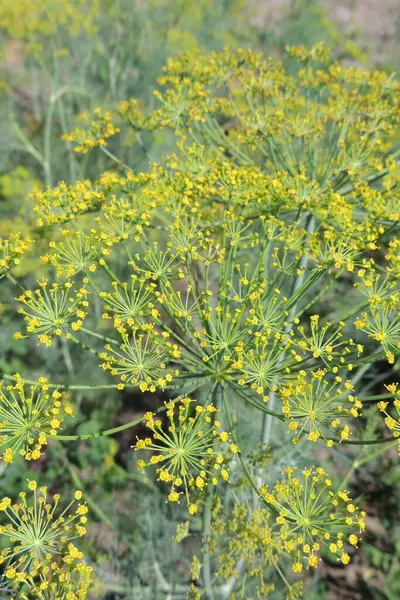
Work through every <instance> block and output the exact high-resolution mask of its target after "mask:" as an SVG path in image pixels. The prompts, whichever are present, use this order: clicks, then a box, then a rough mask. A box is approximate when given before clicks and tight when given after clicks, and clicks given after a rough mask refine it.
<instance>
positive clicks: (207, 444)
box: [134, 397, 236, 514]
mask: <svg viewBox="0 0 400 600" xmlns="http://www.w3.org/2000/svg"><path fill="white" fill-rule="evenodd" d="M192 403H195V400H192V399H191V398H188V397H186V398H183V399H182V400H181V401H180V402H179V404H178V405H177V406H176V405H175V403H174V402H173V401H169V402H166V403H165V406H166V409H167V413H166V414H167V417H168V422H169V424H168V426H167V429H166V430H165V429H163V426H162V422H161V421H160V420H158V419H156V415H155V414H154V413H151V412H149V413H146V414H145V425H146V427H147V428H148V429H149V430H150V431H151V432H152V434H153V437H152V439H151V438H145V439H144V440H139V439H138V441H137V442H136V444H135V446H134V448H135V450H150V451H152V452H153V454H152V456H151V457H150V460H149V461H148V462H147V463H146V462H145V461H144V460H142V459H140V460H139V461H138V463H137V464H138V467H139V468H140V469H144V468H145V467H148V466H150V465H159V464H160V465H161V466H159V467H158V468H157V475H158V479H159V481H163V482H165V483H170V484H171V488H170V492H169V494H168V501H169V502H179V498H180V496H181V495H182V494H184V495H185V497H186V499H187V503H188V510H189V513H190V514H194V513H195V512H197V509H198V500H196V501H192V500H191V496H195V498H196V499H198V497H199V495H201V493H202V492H204V490H205V488H206V487H207V485H210V484H211V485H217V483H218V481H219V480H220V479H222V480H225V481H227V480H228V478H229V474H228V470H227V468H226V466H225V458H224V454H225V453H226V451H227V449H228V446H227V444H228V442H229V434H228V433H227V432H225V431H220V430H219V428H220V423H219V421H218V420H216V419H215V413H217V412H218V411H217V409H216V408H215V406H214V405H213V404H208V405H207V406H205V407H202V406H200V405H199V404H198V405H196V406H195V408H194V412H193V413H192V411H191V410H190V405H191V404H192ZM229 448H230V451H231V452H233V453H235V452H236V448H235V446H234V445H233V444H231V446H230V447H229Z"/></svg>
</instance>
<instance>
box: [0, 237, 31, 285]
mask: <svg viewBox="0 0 400 600" xmlns="http://www.w3.org/2000/svg"><path fill="white" fill-rule="evenodd" d="M31 244H32V240H31V239H30V238H29V237H26V238H22V237H21V235H20V234H18V233H15V234H12V235H11V236H10V237H9V238H7V239H4V238H0V279H1V278H2V277H4V275H5V274H6V273H7V272H8V271H9V270H10V269H12V268H13V267H15V266H17V265H19V264H20V262H21V256H22V255H23V254H24V253H25V252H26V251H27V250H28V248H29V247H30V245H31Z"/></svg>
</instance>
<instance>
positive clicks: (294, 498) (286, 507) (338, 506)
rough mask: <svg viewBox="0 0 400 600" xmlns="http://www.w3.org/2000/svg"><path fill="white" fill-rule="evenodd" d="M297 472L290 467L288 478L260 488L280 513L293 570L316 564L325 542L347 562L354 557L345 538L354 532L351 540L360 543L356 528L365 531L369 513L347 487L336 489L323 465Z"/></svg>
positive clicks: (268, 502)
mask: <svg viewBox="0 0 400 600" xmlns="http://www.w3.org/2000/svg"><path fill="white" fill-rule="evenodd" d="M294 472H295V469H294V468H292V467H287V468H285V469H284V473H285V475H286V481H282V482H279V483H277V484H276V485H275V486H274V488H273V490H272V491H271V492H269V491H268V489H267V488H265V487H263V488H261V489H260V497H261V498H262V499H263V500H264V501H265V502H266V504H267V505H268V506H270V507H271V508H272V509H273V510H275V511H276V513H277V517H276V522H277V523H278V524H279V525H281V536H283V538H284V539H285V540H286V541H285V545H284V548H285V550H286V551H287V552H290V554H291V556H292V559H293V570H294V571H295V572H298V571H301V569H302V565H303V564H306V565H307V566H314V567H315V566H316V565H317V563H318V556H319V552H320V550H321V546H325V547H327V548H328V549H329V550H330V551H331V552H332V553H333V554H336V555H337V556H338V558H339V560H340V561H341V562H342V563H343V564H347V562H349V560H350V559H349V555H348V554H347V552H345V548H344V545H345V542H347V541H348V537H349V535H351V541H350V543H352V545H355V544H357V542H358V539H359V538H358V537H357V535H355V534H354V530H355V531H358V532H359V533H362V532H363V531H364V529H365V524H364V516H365V513H363V512H361V511H360V510H359V509H358V508H357V507H356V506H354V504H353V503H352V502H351V499H350V497H349V495H348V493H347V492H346V491H343V492H340V491H339V492H336V493H335V492H333V491H332V489H331V487H332V482H331V480H330V479H329V478H328V476H327V474H326V473H325V471H324V470H323V469H321V468H320V467H317V468H316V469H311V468H305V469H304V470H303V472H302V474H301V476H300V477H299V478H298V477H295V476H294ZM299 565H300V567H299Z"/></svg>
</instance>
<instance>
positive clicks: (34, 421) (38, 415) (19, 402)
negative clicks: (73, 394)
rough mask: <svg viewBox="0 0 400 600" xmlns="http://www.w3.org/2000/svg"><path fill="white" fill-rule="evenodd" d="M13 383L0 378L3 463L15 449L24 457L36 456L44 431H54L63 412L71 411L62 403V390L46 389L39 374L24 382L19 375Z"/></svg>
mask: <svg viewBox="0 0 400 600" xmlns="http://www.w3.org/2000/svg"><path fill="white" fill-rule="evenodd" d="M14 379H15V383H13V384H10V385H5V384H4V382H0V448H2V452H3V454H2V456H1V458H2V460H3V461H4V463H5V464H6V465H7V464H9V463H11V462H12V461H13V457H14V455H15V454H16V453H18V454H20V455H21V456H23V457H24V458H25V460H36V459H38V458H40V456H41V454H42V447H43V446H44V445H45V444H46V443H47V437H46V436H47V435H48V434H49V435H56V434H57V431H59V430H60V428H61V426H62V422H63V418H64V416H65V415H69V416H71V415H72V410H71V408H70V407H69V406H67V405H66V406H62V402H61V401H62V397H63V393H62V392H59V391H58V390H57V389H56V390H54V391H53V392H51V393H50V392H49V391H48V390H49V385H48V382H47V379H45V378H44V377H41V378H39V379H38V381H37V383H36V384H35V385H30V386H27V385H26V384H24V382H23V380H22V379H21V376H20V375H19V374H16V375H15V376H14Z"/></svg>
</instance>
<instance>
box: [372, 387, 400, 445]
mask: <svg viewBox="0 0 400 600" xmlns="http://www.w3.org/2000/svg"><path fill="white" fill-rule="evenodd" d="M397 385H398V384H397V383H391V384H390V385H386V386H385V387H386V389H387V390H388V392H389V393H390V394H392V396H393V398H394V400H393V402H392V403H391V405H390V406H389V402H384V401H383V400H382V401H381V402H378V404H377V407H378V409H379V410H380V412H381V413H383V414H384V415H385V425H386V427H387V428H388V429H389V430H390V432H391V433H392V435H393V437H395V438H400V390H398V389H397ZM392 406H393V408H394V410H395V412H396V416H397V419H396V418H394V417H393V416H392V415H391V414H390V412H388V411H390V408H391V407H392ZM398 449H399V454H400V440H399V443H398Z"/></svg>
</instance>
